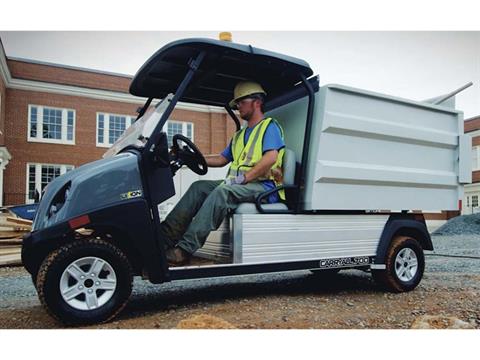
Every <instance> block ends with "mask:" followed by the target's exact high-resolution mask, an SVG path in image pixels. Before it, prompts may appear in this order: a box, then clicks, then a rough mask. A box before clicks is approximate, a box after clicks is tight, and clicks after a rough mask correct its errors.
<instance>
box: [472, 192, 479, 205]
mask: <svg viewBox="0 0 480 360" xmlns="http://www.w3.org/2000/svg"><path fill="white" fill-rule="evenodd" d="M472 207H478V195H472Z"/></svg>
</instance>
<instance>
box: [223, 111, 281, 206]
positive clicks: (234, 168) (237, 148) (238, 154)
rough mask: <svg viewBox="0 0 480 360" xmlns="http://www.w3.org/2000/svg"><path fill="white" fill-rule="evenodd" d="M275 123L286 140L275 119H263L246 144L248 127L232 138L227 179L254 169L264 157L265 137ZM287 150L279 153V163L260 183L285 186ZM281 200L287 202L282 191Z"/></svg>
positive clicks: (277, 162)
mask: <svg viewBox="0 0 480 360" xmlns="http://www.w3.org/2000/svg"><path fill="white" fill-rule="evenodd" d="M272 121H273V122H275V123H276V124H277V126H278V127H279V129H280V133H281V136H282V139H283V140H285V139H284V135H283V129H282V127H281V126H280V124H279V123H278V122H277V121H276V120H275V119H273V118H266V119H263V120H262V121H261V122H260V123H258V124H257V125H256V126H255V127H254V128H253V130H252V132H251V133H250V137H249V138H248V141H247V143H246V144H245V140H244V139H245V131H246V129H247V128H246V127H244V128H243V129H241V130H239V131H237V132H236V133H235V134H234V135H233V138H232V156H233V161H232V164H231V165H230V169H229V170H228V174H227V177H235V176H237V175H240V174H245V173H246V172H248V171H249V170H250V169H252V168H253V167H254V166H255V165H256V164H258V162H259V161H260V160H261V158H262V156H263V151H262V150H263V149H262V147H263V137H264V135H265V132H266V131H267V127H268V125H270V123H271V122H272ZM284 153H285V149H284V148H282V149H280V150H279V151H278V157H277V161H276V162H275V164H273V166H272V167H271V169H270V170H269V171H268V173H266V174H265V175H264V176H261V177H259V178H258V179H257V180H258V181H263V180H272V181H273V182H274V183H275V185H276V186H280V185H282V184H283V172H282V163H283V154H284ZM278 195H279V197H280V199H282V200H285V192H284V191H283V190H280V191H279V192H278Z"/></svg>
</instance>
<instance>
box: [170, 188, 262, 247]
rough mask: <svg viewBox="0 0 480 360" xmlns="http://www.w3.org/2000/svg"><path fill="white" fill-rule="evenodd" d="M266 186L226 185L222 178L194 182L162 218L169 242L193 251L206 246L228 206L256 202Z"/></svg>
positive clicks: (230, 207) (229, 207) (233, 208)
mask: <svg viewBox="0 0 480 360" xmlns="http://www.w3.org/2000/svg"><path fill="white" fill-rule="evenodd" d="M264 191H265V189H264V187H263V185H262V184H261V183H260V182H252V183H248V184H245V185H225V184H224V183H223V180H199V181H196V182H194V183H193V184H192V185H191V186H190V188H189V189H188V191H187V192H186V193H185V195H183V197H182V198H181V199H180V201H179V202H178V203H177V205H176V206H175V208H174V209H173V210H172V211H171V212H170V213H169V214H168V216H167V218H166V219H165V220H164V221H163V222H162V226H161V231H162V232H163V234H164V235H165V236H166V238H167V242H168V244H167V245H168V246H170V247H172V246H175V245H177V246H179V247H181V248H182V249H183V250H185V251H187V252H188V253H190V254H193V253H194V252H195V251H197V250H198V249H199V248H201V247H202V246H203V244H204V243H205V240H206V239H207V237H208V234H209V233H210V231H213V230H216V229H218V227H219V226H220V224H221V223H222V221H223V220H224V219H225V217H226V216H227V213H228V211H229V210H235V209H236V208H237V207H238V206H239V205H240V204H241V203H242V202H255V198H256V197H257V196H258V195H259V194H260V193H262V192H264Z"/></svg>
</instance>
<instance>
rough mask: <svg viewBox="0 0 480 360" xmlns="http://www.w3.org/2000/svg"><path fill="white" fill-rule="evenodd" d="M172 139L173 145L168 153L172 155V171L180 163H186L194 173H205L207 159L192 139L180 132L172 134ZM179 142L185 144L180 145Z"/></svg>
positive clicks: (180, 164) (180, 165)
mask: <svg viewBox="0 0 480 360" xmlns="http://www.w3.org/2000/svg"><path fill="white" fill-rule="evenodd" d="M172 140H173V141H172V142H173V145H172V148H171V150H170V153H171V154H172V155H173V161H172V166H173V167H174V168H175V169H174V173H175V172H176V170H178V169H180V168H181V167H182V165H187V167H188V168H189V169H190V170H192V171H193V172H194V173H196V174H198V175H205V174H206V173H207V171H208V165H207V161H206V160H205V157H204V156H203V154H202V153H201V152H200V150H198V148H197V147H196V146H195V144H194V143H193V142H192V140H190V139H189V138H187V137H186V136H183V135H180V134H176V135H174V136H173V139H172ZM180 142H183V143H184V144H186V145H184V146H182V147H180Z"/></svg>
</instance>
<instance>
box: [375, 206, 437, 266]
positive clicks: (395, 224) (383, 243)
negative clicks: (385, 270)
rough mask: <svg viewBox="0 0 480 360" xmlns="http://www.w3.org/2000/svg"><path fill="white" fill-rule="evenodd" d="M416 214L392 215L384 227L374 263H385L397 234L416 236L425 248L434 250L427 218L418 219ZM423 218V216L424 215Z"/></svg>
mask: <svg viewBox="0 0 480 360" xmlns="http://www.w3.org/2000/svg"><path fill="white" fill-rule="evenodd" d="M415 216H417V215H416V214H395V215H390V218H389V219H388V221H387V223H386V224H385V227H384V228H383V232H382V235H381V236H380V242H379V243H378V247H377V253H376V256H375V261H374V264H376V265H377V264H378V265H381V264H385V256H386V254H387V250H388V247H389V246H390V243H391V242H392V239H393V238H394V237H395V236H396V235H407V236H412V237H415V239H417V240H418V241H419V242H420V245H421V246H422V248H423V249H424V250H433V244H432V239H431V237H430V234H429V232H428V230H427V226H426V224H425V220H423V221H421V220H416V219H415ZM422 218H423V217H422Z"/></svg>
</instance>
